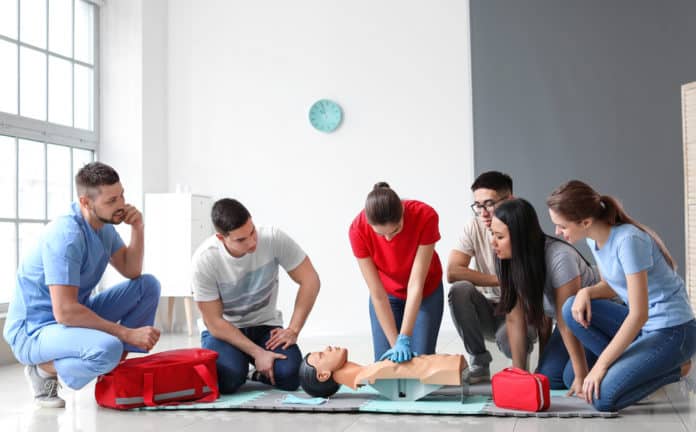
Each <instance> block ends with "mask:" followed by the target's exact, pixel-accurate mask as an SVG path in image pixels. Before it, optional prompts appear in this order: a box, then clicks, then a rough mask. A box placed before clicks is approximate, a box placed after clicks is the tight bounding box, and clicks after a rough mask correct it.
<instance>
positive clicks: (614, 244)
mask: <svg viewBox="0 0 696 432" xmlns="http://www.w3.org/2000/svg"><path fill="white" fill-rule="evenodd" d="M587 244H588V245H589V246H590V249H591V250H592V253H593V254H594V257H595V260H596V261H597V265H598V266H599V270H600V272H601V273H602V276H603V277H604V280H605V281H607V283H608V284H609V286H610V287H611V288H612V289H613V290H614V291H615V292H616V294H618V295H619V297H621V299H622V300H623V301H624V303H626V304H628V288H627V286H626V275H627V274H635V273H639V272H641V271H643V270H646V271H647V272H648V321H647V322H646V323H645V325H644V326H643V329H644V330H648V331H650V330H657V329H661V328H667V327H673V326H676V325H679V324H683V323H685V322H687V321H690V320H692V319H693V318H694V315H693V312H692V311H691V306H690V305H689V300H688V297H687V294H686V288H685V287H684V280H683V279H682V278H681V277H680V276H679V275H678V274H677V272H675V271H674V270H673V269H672V268H671V267H670V266H669V264H667V261H666V260H665V257H664V256H663V255H662V252H661V251H660V248H659V247H658V245H657V243H655V240H653V238H652V237H650V235H649V234H648V233H646V232H644V231H642V230H641V229H639V228H638V227H636V226H635V225H632V224H622V225H615V226H612V227H611V231H610V233H609V239H608V240H607V242H606V244H605V245H604V246H603V247H602V248H601V249H598V248H597V244H596V243H595V241H594V240H592V239H589V238H588V239H587Z"/></svg>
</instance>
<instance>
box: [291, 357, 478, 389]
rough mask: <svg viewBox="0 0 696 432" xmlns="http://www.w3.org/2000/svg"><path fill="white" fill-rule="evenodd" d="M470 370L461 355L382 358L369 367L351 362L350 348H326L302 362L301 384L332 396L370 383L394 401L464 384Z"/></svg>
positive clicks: (300, 371) (304, 387) (303, 387)
mask: <svg viewBox="0 0 696 432" xmlns="http://www.w3.org/2000/svg"><path fill="white" fill-rule="evenodd" d="M466 370H468V367H467V364H466V360H465V359H464V357H463V356H461V355H451V354H432V355H422V356H417V357H414V358H413V359H411V360H410V361H407V362H404V363H394V362H392V361H390V360H382V361H379V362H376V363H373V364H370V365H367V366H363V365H359V364H357V363H353V362H350V361H348V350H347V349H346V348H340V347H326V349H324V351H320V352H312V353H309V354H307V355H306V356H305V358H304V361H303V362H302V363H301V365H300V370H299V374H300V385H301V386H302V389H303V390H304V391H305V392H307V393H308V394H310V395H312V396H319V397H329V396H331V395H333V394H334V393H336V392H337V391H338V389H339V387H340V386H341V385H345V386H348V387H350V388H352V389H357V387H358V386H359V385H362V384H370V386H371V387H373V388H375V389H376V390H377V391H379V392H380V393H381V394H382V395H383V396H385V397H387V398H388V399H392V400H416V399H419V398H421V397H424V396H426V395H427V394H429V393H431V392H433V391H435V390H437V389H439V388H440V387H442V386H446V385H449V386H461V385H462V382H463V381H462V372H464V371H466Z"/></svg>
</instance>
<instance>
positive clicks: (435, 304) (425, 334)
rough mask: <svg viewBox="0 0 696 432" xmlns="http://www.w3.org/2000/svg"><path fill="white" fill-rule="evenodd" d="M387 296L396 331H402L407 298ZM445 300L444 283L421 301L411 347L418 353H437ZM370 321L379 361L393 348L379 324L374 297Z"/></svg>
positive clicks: (376, 355)
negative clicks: (436, 347)
mask: <svg viewBox="0 0 696 432" xmlns="http://www.w3.org/2000/svg"><path fill="white" fill-rule="evenodd" d="M387 297H388V298H389V305H390V306H391V310H392V313H393V314H394V321H396V331H397V332H400V331H401V322H402V321H403V319H404V309H405V307H406V300H401V299H400V298H398V297H394V296H392V295H387ZM444 301H445V300H444V289H443V287H442V283H440V285H439V286H438V287H437V289H435V291H433V292H432V293H431V294H430V295H429V296H428V297H425V298H424V299H423V300H422V301H421V305H420V309H419V310H418V316H417V317H416V324H415V326H414V327H413V335H411V336H412V340H411V349H412V350H413V351H414V352H416V353H418V354H435V344H436V343H437V335H438V333H439V332H440V324H441V323H442V309H443V307H444ZM370 323H371V324H372V346H373V348H374V351H375V361H379V358H380V357H381V356H382V354H384V353H385V352H387V350H388V349H389V348H391V345H389V341H388V340H387V337H386V336H385V335H384V330H382V326H381V325H379V320H378V319H377V314H375V308H374V306H373V305H372V299H370Z"/></svg>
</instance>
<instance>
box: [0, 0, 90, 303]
mask: <svg viewBox="0 0 696 432" xmlns="http://www.w3.org/2000/svg"><path fill="white" fill-rule="evenodd" d="M98 15H99V9H98V6H97V5H96V4H95V3H94V2H92V1H87V0H0V65H2V67H0V199H1V200H2V203H3V205H2V206H0V245H2V250H1V252H0V312H2V311H3V310H5V309H6V308H7V303H8V302H9V301H10V299H11V296H12V295H13V293H14V286H15V282H14V279H15V274H16V269H17V264H18V262H19V257H21V255H22V253H24V252H26V250H27V249H28V248H29V247H30V245H31V244H32V243H33V242H34V241H36V239H37V236H38V234H39V233H40V232H41V229H42V228H43V226H44V225H45V224H46V223H48V222H49V221H50V220H51V219H53V218H54V217H56V216H57V215H60V214H63V213H65V212H66V211H67V210H68V208H69V205H70V202H71V201H72V200H74V198H75V191H74V184H73V178H74V175H75V173H76V172H77V170H78V169H79V168H80V167H82V166H83V165H84V164H85V163H87V162H91V161H92V160H94V157H95V151H96V148H97V138H98V110H97V109H96V107H98V106H99V105H98V99H97V96H98V92H97V91H96V89H98V85H97V83H98V77H99V74H98V61H97V60H98V58H99V57H98V52H97V48H96V47H97V41H98V19H97V17H98Z"/></svg>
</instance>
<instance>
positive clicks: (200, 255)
mask: <svg viewBox="0 0 696 432" xmlns="http://www.w3.org/2000/svg"><path fill="white" fill-rule="evenodd" d="M257 233H258V241H257V246H256V251H254V252H253V253H250V254H246V255H244V256H242V257H239V258H235V257H233V256H232V255H230V254H229V252H227V249H225V246H224V245H223V244H222V242H221V241H220V240H218V239H217V238H216V237H215V235H213V236H211V237H210V238H208V239H206V240H205V241H204V242H203V243H202V244H201V245H200V246H199V247H198V249H196V252H194V254H193V258H192V259H191V261H192V269H191V290H192V292H193V299H194V300H195V301H213V300H217V299H221V300H222V307H223V315H222V316H223V318H224V319H226V320H227V321H229V322H230V323H231V324H232V325H234V326H235V327H237V328H245V327H254V326H260V325H272V326H275V325H278V326H279V325H283V316H282V313H281V312H280V311H279V310H278V309H277V306H276V304H277V301H278V265H281V266H282V267H283V269H285V271H287V272H290V271H292V270H294V269H295V268H297V266H299V265H300V264H301V263H302V261H303V260H304V259H305V257H306V254H305V253H304V251H303V250H302V249H301V248H300V246H299V245H298V244H297V243H295V241H294V240H293V239H291V238H290V237H289V236H288V235H287V234H285V233H284V232H283V231H281V230H280V229H278V228H275V227H257ZM198 328H199V330H200V331H201V332H202V331H204V330H206V327H205V324H204V323H203V320H202V319H199V320H198Z"/></svg>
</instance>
